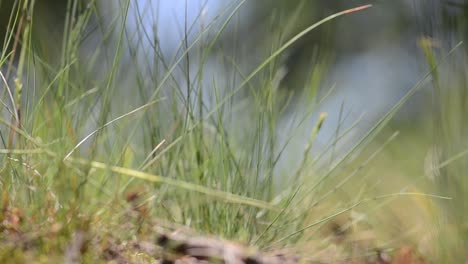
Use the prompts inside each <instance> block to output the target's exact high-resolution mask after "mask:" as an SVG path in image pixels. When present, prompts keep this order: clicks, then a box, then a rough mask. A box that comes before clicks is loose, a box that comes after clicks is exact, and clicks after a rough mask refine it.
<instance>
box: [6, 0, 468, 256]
mask: <svg viewBox="0 0 468 264" xmlns="http://www.w3.org/2000/svg"><path fill="white" fill-rule="evenodd" d="M78 2H79V1H69V8H68V9H67V10H68V11H67V13H66V15H65V17H66V18H65V23H64V28H63V33H62V34H61V35H62V39H61V40H60V41H48V40H47V38H48V36H47V34H48V32H46V31H44V29H43V28H41V27H40V26H39V24H40V21H36V20H35V19H34V15H33V13H34V1H27V0H25V1H17V3H18V4H17V5H15V8H13V9H12V11H11V16H10V20H9V24H8V28H9V29H11V30H9V31H8V32H7V33H6V36H5V38H4V44H3V48H2V50H3V51H9V52H2V54H1V57H0V69H1V80H0V82H1V83H2V87H3V89H2V92H3V96H2V106H1V112H2V116H1V117H0V123H1V126H0V139H1V145H2V147H1V149H0V153H1V154H0V159H1V171H0V191H1V203H0V207H1V212H0V220H1V221H0V222H1V224H0V231H1V233H0V263H61V262H64V261H65V262H68V263H75V262H73V261H78V262H85V263H100V262H107V261H114V262H118V260H117V257H116V256H115V255H112V254H111V253H109V252H110V248H112V247H115V246H116V245H121V246H122V245H123V246H122V248H123V249H122V252H121V254H122V256H121V257H125V258H127V260H128V261H129V262H135V263H152V262H154V261H155V258H154V256H150V255H148V254H142V253H141V252H140V251H138V250H136V249H135V248H134V247H131V246H130V245H131V244H132V243H140V242H149V243H154V241H155V240H156V239H157V234H158V233H159V232H163V233H171V232H173V231H178V232H184V231H183V230H186V229H189V230H190V231H187V232H194V233H196V234H198V235H209V236H215V237H219V238H222V239H226V240H230V241H236V242H239V243H242V244H244V245H249V246H252V247H253V248H256V249H259V250H262V251H274V250H278V249H287V250H290V252H294V254H296V253H298V254H301V255H305V256H308V257H311V258H317V259H320V260H322V261H327V263H335V262H339V261H341V260H342V261H344V260H349V259H355V260H356V261H357V260H360V261H361V260H362V262H360V263H367V262H365V260H367V259H368V257H369V256H373V255H378V254H383V253H382V252H384V253H385V254H388V255H390V256H392V255H394V253H395V252H398V251H399V250H400V249H401V248H403V247H410V248H411V249H412V252H414V254H415V255H418V256H421V257H422V258H424V259H426V260H427V262H428V263H464V262H465V261H467V255H466V252H468V250H467V249H468V244H467V241H468V222H467V216H466V212H467V211H468V207H467V203H466V201H467V200H468V199H467V193H468V179H467V178H466V175H465V171H466V169H467V166H468V162H466V156H465V154H467V153H468V152H467V151H466V149H467V147H468V145H467V140H466V139H465V138H466V135H465V134H466V131H468V130H467V126H468V123H467V122H465V121H464V115H465V114H466V113H468V111H467V110H468V109H467V105H466V100H467V99H468V97H467V95H466V92H465V91H466V90H465V89H466V88H467V84H468V80H467V79H466V78H467V77H466V76H467V72H468V64H467V63H466V60H464V63H462V64H461V65H460V64H455V63H451V62H452V58H453V56H465V57H466V52H464V51H465V50H466V47H465V44H463V43H459V44H458V45H456V46H454V47H452V48H453V49H452V50H440V49H439V50H435V48H433V47H432V46H431V45H430V41H429V40H426V41H422V42H421V43H420V48H421V51H422V52H424V54H425V57H426V58H427V65H428V71H427V75H426V76H421V78H420V79H421V81H420V82H419V83H417V84H415V86H414V87H413V88H411V89H410V90H409V92H408V93H407V94H406V95H405V96H403V97H402V99H401V101H399V102H398V103H397V104H396V105H395V106H394V107H393V108H392V109H391V110H390V111H389V112H388V113H387V114H386V115H384V116H382V117H381V119H380V120H379V121H378V122H376V123H375V126H374V127H373V128H372V129H370V130H369V131H368V132H366V133H363V134H362V136H361V137H360V138H361V139H360V140H358V141H356V142H355V145H354V147H352V148H351V149H350V150H349V152H345V153H342V154H340V155H338V154H337V155H331V154H330V153H331V152H333V151H334V150H333V149H334V145H335V144H336V142H330V144H329V145H328V147H325V150H324V151H323V152H322V153H314V152H311V149H312V148H313V146H314V139H315V137H316V136H317V134H318V133H320V128H321V125H322V124H323V123H324V122H327V118H326V114H325V113H323V114H320V115H318V116H319V117H318V118H315V119H316V121H314V122H315V123H316V125H315V127H314V128H313V129H312V131H310V137H309V142H308V144H306V145H304V146H303V147H302V148H301V149H298V150H297V154H296V156H295V157H287V159H295V160H300V162H299V166H298V168H297V169H294V170H290V169H282V168H277V164H278V160H279V159H280V158H284V157H282V156H281V155H282V154H283V152H282V150H283V148H284V144H285V143H284V142H280V141H279V140H278V138H279V133H280V132H279V131H280V130H281V133H286V134H288V135H290V136H289V137H291V138H293V137H294V136H297V135H295V133H294V129H295V128H294V127H286V128H279V127H278V124H279V120H280V119H281V118H282V117H283V116H284V113H285V111H286V110H285V109H286V108H288V111H294V110H291V109H293V108H294V107H292V106H287V107H286V106H285V105H288V102H289V103H290V102H291V100H295V99H294V98H292V97H291V96H290V95H289V94H286V93H284V92H283V91H281V90H278V89H276V88H277V87H275V83H276V81H275V76H276V73H277V72H278V71H279V69H280V67H281V60H280V57H281V55H282V53H283V52H284V51H285V50H286V49H287V48H288V47H290V46H291V45H292V44H293V43H295V42H296V41H298V40H299V39H300V38H301V37H303V36H305V35H306V34H307V33H309V32H310V31H313V30H315V29H316V28H318V27H320V26H322V24H325V23H333V21H334V20H335V19H346V16H347V15H354V14H352V13H354V12H366V10H364V9H366V8H368V6H364V7H362V8H360V9H355V10H347V11H344V12H341V13H337V14H334V15H332V16H329V17H326V18H325V19H323V20H321V21H319V22H317V23H316V24H313V25H311V26H310V27H307V28H305V29H304V30H303V31H302V32H301V33H299V34H297V35H295V36H293V37H288V38H286V37H285V34H283V32H282V29H281V28H278V29H274V30H273V34H276V36H277V37H276V38H275V39H276V40H275V41H273V42H272V43H271V47H268V49H266V51H265V54H262V56H263V55H264V58H265V59H264V60H263V62H262V63H260V64H259V65H253V66H252V67H251V68H252V69H253V70H251V71H249V72H244V70H241V69H239V68H238V65H237V64H236V62H235V60H231V65H229V67H228V68H229V70H227V71H229V72H226V76H236V79H237V80H238V81H237V82H232V86H227V87H226V86H225V85H224V84H223V87H220V85H219V84H218V83H217V82H216V80H212V79H208V80H206V79H205V78H211V77H206V76H205V75H204V74H203V73H204V71H205V68H204V67H205V65H206V64H207V63H208V60H209V57H210V55H211V54H212V53H213V51H214V50H215V49H216V50H219V49H221V50H222V47H219V44H218V40H219V38H220V36H221V35H222V34H223V33H224V31H223V30H224V29H225V25H227V24H228V23H231V20H232V18H233V16H235V14H236V12H238V10H239V9H238V8H239V7H240V6H241V5H242V3H243V2H242V1H241V2H240V3H233V4H232V5H231V8H230V9H227V10H224V12H225V15H224V16H220V17H217V18H216V19H218V21H213V23H211V22H208V23H207V25H206V27H207V29H206V32H208V30H210V32H215V33H210V34H211V35H210V34H206V35H204V33H203V32H205V31H202V34H200V36H199V37H197V38H196V40H195V42H194V43H189V42H187V43H182V44H181V47H180V50H181V52H180V53H179V56H176V57H174V58H173V59H172V60H170V61H167V60H165V59H163V57H162V56H160V53H161V51H160V50H159V48H158V46H157V45H155V46H152V47H151V48H150V49H151V50H150V51H148V53H145V54H146V56H144V57H145V58H143V59H142V58H140V57H138V55H137V54H138V52H137V50H138V49H139V48H141V47H133V46H132V45H130V44H129V39H131V38H132V36H133V35H132V34H144V33H142V32H137V33H132V32H126V28H125V27H124V26H122V25H124V24H125V20H126V17H127V12H128V6H129V4H130V3H129V1H126V2H125V1H121V2H124V3H123V4H122V5H121V6H120V9H119V11H118V12H117V15H116V17H115V18H114V19H113V20H112V22H111V23H109V24H108V25H106V26H103V27H98V28H97V29H96V30H97V31H99V32H100V36H101V37H100V38H99V41H98V42H99V44H97V45H96V47H93V48H92V49H91V51H89V50H87V51H83V47H82V45H83V43H84V42H85V39H86V38H87V37H88V33H89V32H88V25H89V23H90V21H92V20H93V16H94V15H95V14H96V12H97V10H96V9H95V8H94V6H93V5H89V6H88V7H86V8H80V4H79V3H78ZM236 5H238V6H236ZM361 9H362V10H361ZM78 10H79V11H78ZM221 19H222V20H221ZM36 27H37V28H38V30H36ZM41 30H42V31H41ZM51 34H52V33H51ZM200 43H202V44H200ZM195 44H196V45H195ZM57 50H58V51H59V52H56V51H57ZM148 54H152V55H148ZM193 54H196V55H193ZM191 56H196V58H193V57H191ZM191 59H192V60H193V59H196V60H199V62H200V63H199V65H198V69H197V71H196V72H197V74H195V75H193V74H191V73H190V71H188V70H187V69H186V68H187V67H190V66H189V63H188V62H187V61H190V60H191ZM320 65H326V63H323V64H317V67H316V68H315V69H314V71H313V72H312V74H311V78H310V80H309V81H308V84H307V86H306V87H307V88H306V89H304V90H303V91H302V92H301V93H302V94H300V95H299V97H301V98H308V99H309V103H308V106H307V108H306V111H304V109H302V110H301V111H302V112H295V113H294V115H293V116H294V117H295V118H297V119H298V120H302V119H304V120H311V119H313V116H314V115H317V109H318V108H319V106H320V104H321V103H322V102H323V100H326V97H327V96H332V95H330V94H332V93H333V91H330V93H329V92H328V91H327V89H328V88H327V87H322V83H321V82H320V80H321V74H323V72H324V71H326V67H325V66H323V68H320ZM180 69H185V71H184V70H182V72H184V73H185V76H184V77H183V78H182V80H177V77H175V76H174V75H173V74H174V72H176V71H180ZM440 69H443V70H440ZM444 72H450V73H451V74H452V75H451V77H450V78H447V77H445V76H444ZM447 79H449V80H447ZM208 83H209V84H210V85H209V86H207V84H208ZM449 86H450V87H449ZM447 87H449V88H450V89H446V88H447ZM319 91H322V92H319ZM323 91H325V92H323ZM431 91H432V92H433V94H434V102H435V103H433V105H432V106H428V108H427V109H425V111H427V114H425V115H424V116H425V118H424V119H422V120H420V121H418V122H415V123H417V124H415V123H411V124H406V125H405V124H401V123H397V124H396V123H392V121H391V120H392V118H393V117H394V116H396V115H398V114H399V113H398V111H399V110H400V108H401V107H402V106H403V105H404V104H405V103H406V102H408V101H409V100H411V98H412V96H413V95H414V94H415V93H420V92H426V93H431ZM323 94H324V95H325V96H321V95H323ZM207 98H210V99H209V100H210V102H207V101H205V100H208V99H207ZM291 98H292V99H291ZM434 109H435V110H434ZM433 110H434V111H433ZM352 129H353V127H344V128H342V131H338V133H337V135H336V137H335V139H336V140H335V141H339V140H340V138H341V137H342V136H345V135H346V134H347V133H349V132H350V131H352ZM464 133H465V134H464ZM287 142H288V141H287ZM287 142H286V143H287ZM335 156H336V157H335ZM322 157H327V159H331V161H330V162H329V163H327V162H325V163H327V164H329V165H327V166H319V164H323V163H324V161H323V160H321V159H322ZM278 174H280V175H278ZM80 239H81V240H82V242H79V241H78V240H80ZM77 241H78V242H77ZM77 244H78V245H79V247H78V249H76V248H75V247H76V245H77ZM125 245H127V247H125ZM161 254H163V253H161ZM75 255H76V256H75ZM70 258H71V259H73V258H75V259H74V260H73V261H71V260H70ZM76 259H77V260H76ZM389 263H390V262H389ZM402 263H407V262H402ZM408 263H409V262H408ZM414 263H416V262H414Z"/></svg>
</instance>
